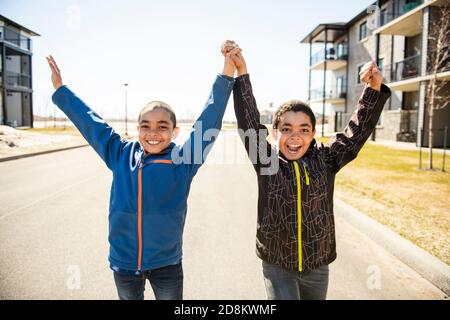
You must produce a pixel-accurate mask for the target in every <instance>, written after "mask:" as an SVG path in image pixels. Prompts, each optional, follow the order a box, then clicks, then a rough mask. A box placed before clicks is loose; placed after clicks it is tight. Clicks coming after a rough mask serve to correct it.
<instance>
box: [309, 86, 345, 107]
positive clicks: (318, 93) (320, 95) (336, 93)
mask: <svg viewBox="0 0 450 320" xmlns="http://www.w3.org/2000/svg"><path fill="white" fill-rule="evenodd" d="M324 96H325V103H328V104H345V99H346V97H347V90H346V88H345V87H344V86H327V87H325V94H324V88H318V89H313V90H311V91H310V97H309V103H321V102H323V100H324Z"/></svg>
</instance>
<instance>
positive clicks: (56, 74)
mask: <svg viewBox="0 0 450 320" xmlns="http://www.w3.org/2000/svg"><path fill="white" fill-rule="evenodd" d="M46 59H47V62H48V65H49V66H50V69H51V70H52V83H53V88H55V90H57V89H58V88H59V87H62V85H63V83H62V77H61V71H59V68H58V65H57V64H56V62H55V59H53V57H52V56H51V55H50V56H48V57H46Z"/></svg>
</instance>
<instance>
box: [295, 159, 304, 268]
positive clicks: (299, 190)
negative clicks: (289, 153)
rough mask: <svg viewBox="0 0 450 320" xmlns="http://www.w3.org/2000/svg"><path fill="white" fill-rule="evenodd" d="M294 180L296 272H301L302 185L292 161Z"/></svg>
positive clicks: (296, 165)
mask: <svg viewBox="0 0 450 320" xmlns="http://www.w3.org/2000/svg"><path fill="white" fill-rule="evenodd" d="M294 169H295V178H296V180H297V233H298V234H297V239H298V240H297V242H298V270H299V271H300V272H302V270H303V267H302V265H303V253H302V185H301V180H300V169H299V166H298V163H297V162H296V161H294Z"/></svg>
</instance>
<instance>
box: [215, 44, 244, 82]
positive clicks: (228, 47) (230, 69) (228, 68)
mask: <svg viewBox="0 0 450 320" xmlns="http://www.w3.org/2000/svg"><path fill="white" fill-rule="evenodd" d="M220 51H221V52H222V54H223V55H224V57H225V61H224V66H223V72H222V74H223V75H226V76H229V77H234V73H235V72H236V66H235V65H234V62H233V60H232V59H231V54H232V53H233V52H234V53H236V52H237V51H240V49H239V48H238V46H237V45H236V44H235V43H234V41H231V40H227V41H225V42H224V43H222V47H221V50H220Z"/></svg>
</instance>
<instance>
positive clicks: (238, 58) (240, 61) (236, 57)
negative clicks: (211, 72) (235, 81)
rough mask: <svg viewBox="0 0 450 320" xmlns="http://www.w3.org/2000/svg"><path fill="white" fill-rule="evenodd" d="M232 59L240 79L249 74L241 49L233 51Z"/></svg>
mask: <svg viewBox="0 0 450 320" xmlns="http://www.w3.org/2000/svg"><path fill="white" fill-rule="evenodd" d="M231 59H232V60H233V62H234V65H235V66H236V69H237V74H238V77H239V76H242V75H243V74H247V64H246V63H245V59H244V56H243V55H242V50H240V49H239V51H232V52H231Z"/></svg>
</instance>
